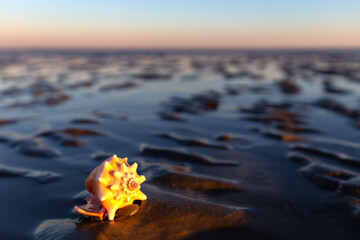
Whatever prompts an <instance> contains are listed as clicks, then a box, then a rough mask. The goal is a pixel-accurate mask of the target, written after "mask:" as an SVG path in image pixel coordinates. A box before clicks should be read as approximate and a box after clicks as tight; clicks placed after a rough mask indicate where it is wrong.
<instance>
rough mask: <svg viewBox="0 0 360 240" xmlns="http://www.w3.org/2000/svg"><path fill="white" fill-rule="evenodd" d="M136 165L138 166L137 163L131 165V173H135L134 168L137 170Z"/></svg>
mask: <svg viewBox="0 0 360 240" xmlns="http://www.w3.org/2000/svg"><path fill="white" fill-rule="evenodd" d="M137 167H138V164H137V163H134V164H133V165H131V167H130V171H131V172H133V173H135V172H136V170H137Z"/></svg>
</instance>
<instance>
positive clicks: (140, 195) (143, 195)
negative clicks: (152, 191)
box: [136, 190, 147, 200]
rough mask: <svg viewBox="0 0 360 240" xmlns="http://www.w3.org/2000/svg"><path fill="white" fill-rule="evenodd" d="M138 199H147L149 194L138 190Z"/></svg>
mask: <svg viewBox="0 0 360 240" xmlns="http://www.w3.org/2000/svg"><path fill="white" fill-rule="evenodd" d="M136 195H137V197H138V198H137V199H140V200H146V199H147V196H146V195H145V194H144V193H143V192H142V191H140V190H138V191H137V194H136Z"/></svg>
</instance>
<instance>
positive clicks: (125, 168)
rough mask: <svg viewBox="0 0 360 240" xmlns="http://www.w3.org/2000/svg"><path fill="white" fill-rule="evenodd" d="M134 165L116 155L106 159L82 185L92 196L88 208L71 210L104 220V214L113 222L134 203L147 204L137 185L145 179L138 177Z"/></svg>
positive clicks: (135, 164)
mask: <svg viewBox="0 0 360 240" xmlns="http://www.w3.org/2000/svg"><path fill="white" fill-rule="evenodd" d="M137 167H138V164H137V163H134V164H133V165H131V166H130V165H129V164H128V162H127V158H118V157H117V156H116V155H113V156H112V157H110V158H108V159H107V160H105V161H104V162H102V163H101V164H100V165H99V166H98V167H96V168H95V169H94V170H93V171H92V172H91V173H90V175H89V176H88V178H87V179H86V182H85V186H86V189H87V190H88V191H89V192H90V193H91V194H92V195H91V196H90V197H89V198H88V199H87V204H86V205H84V206H81V207H78V206H75V207H74V209H75V210H76V211H77V212H79V213H81V214H84V215H88V216H97V217H99V218H100V219H103V218H104V217H105V216H106V214H107V216H108V219H109V220H113V219H114V216H115V213H116V211H117V210H118V209H120V208H124V207H127V206H129V205H132V204H133V202H134V200H146V199H147V197H146V195H145V194H144V193H143V192H141V191H140V184H141V183H143V182H144V181H145V180H146V178H145V176H143V175H140V176H139V175H138V174H137V172H136V169H137Z"/></svg>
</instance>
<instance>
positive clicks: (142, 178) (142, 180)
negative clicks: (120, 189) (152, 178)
mask: <svg viewBox="0 0 360 240" xmlns="http://www.w3.org/2000/svg"><path fill="white" fill-rule="evenodd" d="M145 181H146V178H145V176H144V175H140V176H139V184H142V183H143V182H145Z"/></svg>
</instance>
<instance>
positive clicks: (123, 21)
mask: <svg viewBox="0 0 360 240" xmlns="http://www.w3.org/2000/svg"><path fill="white" fill-rule="evenodd" d="M0 9H1V14H0V47H28V46H30V47H31V46H34V47H51V46H54V47H82V46H84V47H152V46H153V47H162V46H164V47H192V46H194V47H201V46H204V47H281V46H283V47H288V46H289V47H302V46H304V47H309V46H324V47H347V46H349V47H353V46H360V14H359V12H360V1H359V0H341V1H340V0H312V1H311V0H303V1H285V0H252V1H250V0H248V1H245V0H182V1H180V0H179V1H171V0H170V1H169V0H167V1H166V0H153V1H150V0H136V1H116V0H102V1H100V0H76V1H70V0H62V1H60V0H50V1H49V0H11V1H0Z"/></svg>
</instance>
